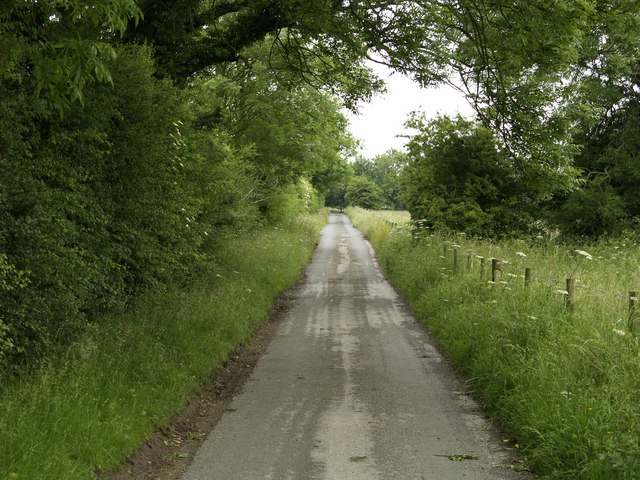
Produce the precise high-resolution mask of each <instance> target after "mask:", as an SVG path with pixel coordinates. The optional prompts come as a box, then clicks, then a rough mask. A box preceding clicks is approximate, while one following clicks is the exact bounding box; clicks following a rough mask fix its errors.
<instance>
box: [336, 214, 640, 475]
mask: <svg viewBox="0 0 640 480" xmlns="http://www.w3.org/2000/svg"><path fill="white" fill-rule="evenodd" d="M348 213H349V215H350V216H351V218H352V220H353V221H354V223H355V225H356V226H357V227H358V228H360V229H361V230H362V231H363V233H364V234H365V235H366V236H367V237H368V238H369V239H370V240H371V241H372V243H373V245H374V247H375V249H376V252H377V254H378V256H379V257H380V262H381V264H382V265H383V268H384V269H385V271H386V274H387V275H388V277H389V278H390V280H391V281H392V283H393V284H394V285H395V286H396V288H397V289H398V290H399V291H400V292H401V293H402V294H403V295H404V296H405V297H406V298H407V299H408V301H409V302H410V304H411V306H412V307H413V309H414V310H415V312H416V314H417V315H418V317H419V318H420V319H421V321H422V322H424V324H425V325H426V327H427V329H428V330H429V331H430V332H431V333H432V334H433V335H434V337H435V338H436V339H437V341H438V342H439V343H440V344H441V346H442V349H443V350H444V352H445V353H446V354H447V355H448V356H449V357H450V358H451V359H452V360H453V362H454V363H455V364H456V366H457V368H458V369H459V370H460V371H462V372H463V373H464V374H465V375H466V376H467V377H468V378H469V379H470V384H471V385H472V386H473V388H474V389H475V391H476V394H477V396H478V398H480V399H481V400H482V401H483V403H484V404H485V406H486V407H487V409H488V410H489V411H490V412H491V413H492V414H493V415H494V416H495V418H496V419H497V420H498V421H499V422H500V423H501V424H502V425H503V426H504V427H505V428H506V429H507V431H509V432H510V433H511V435H512V436H513V437H514V438H515V439H516V440H517V446H518V447H519V448H522V450H523V452H524V454H525V456H526V458H527V460H528V462H529V463H530V465H531V467H532V468H533V469H534V470H535V471H537V472H539V473H540V474H541V475H543V476H544V478H549V479H594V480H595V479H612V480H613V479H616V480H618V479H637V478H640V375H639V369H640V342H639V341H638V338H637V336H636V335H634V334H632V333H630V332H629V330H628V326H627V302H628V299H627V292H628V291H629V290H640V247H639V246H638V245H637V244H636V243H634V242H633V241H630V240H628V241H625V240H615V241H614V240H608V241H603V242H598V243H592V244H589V245H581V246H578V247H575V246H573V247H570V246H567V245H561V244H558V243H554V242H553V241H551V240H548V239H544V238H536V239H522V240H516V239H514V240H510V241H506V242H501V243H499V244H496V243H491V242H488V241H482V240H477V239H467V238H465V237H464V236H457V237H443V236H440V235H438V234H430V233H424V231H420V230H414V229H413V228H411V226H410V225H409V224H408V223H406V217H404V220H403V218H402V217H399V216H398V214H394V213H391V212H390V213H388V214H387V215H386V216H385V215H384V214H381V213H380V212H377V213H376V214H375V215H372V214H371V213H369V212H366V211H363V210H359V209H352V210H350V211H349V212H348ZM394 222H395V225H394ZM445 244H446V245H448V251H449V253H445V249H444V245H445ZM454 245H455V247H454ZM453 248H457V249H458V252H459V254H460V255H459V268H458V269H457V271H454V269H453V258H452V257H453V256H452V249H453ZM576 250H584V251H586V252H587V253H589V254H591V256H592V259H589V258H588V257H587V256H585V255H584V254H583V253H577V252H576ZM518 252H519V253H518ZM468 254H471V256H472V260H473V265H472V267H471V268H468V267H467V261H468V256H467V255H468ZM480 256H482V257H485V258H486V259H487V260H486V261H487V262H488V264H489V265H490V260H489V259H490V258H491V257H494V258H500V259H504V260H506V261H507V262H508V263H506V264H505V265H504V267H503V273H502V282H500V283H497V284H492V283H490V282H489V280H490V278H489V276H488V275H489V270H490V267H489V266H487V277H485V278H484V279H482V280H481V279H480V269H479V258H478V257H480ZM525 267H529V268H532V269H533V273H534V281H533V282H532V285H531V286H530V287H528V288H525V287H524V280H523V278H522V277H523V274H524V269H525ZM569 277H572V278H577V279H578V281H579V285H581V286H582V287H583V288H580V289H579V290H578V297H577V303H576V307H575V310H574V311H573V312H569V311H568V310H567V309H566V308H565V306H564V292H562V291H563V290H565V288H566V284H565V279H566V278H569Z"/></svg>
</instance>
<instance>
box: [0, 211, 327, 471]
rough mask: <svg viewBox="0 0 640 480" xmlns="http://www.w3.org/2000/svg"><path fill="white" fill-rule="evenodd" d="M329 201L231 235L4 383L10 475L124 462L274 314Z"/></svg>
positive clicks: (2, 465)
mask: <svg viewBox="0 0 640 480" xmlns="http://www.w3.org/2000/svg"><path fill="white" fill-rule="evenodd" d="M325 221H326V212H322V213H321V214H318V215H315V216H306V217H302V218H299V219H298V220H296V221H293V222H291V223H290V224H287V225H284V226H282V227H280V228H271V229H269V230H264V231H261V232H259V233H256V234H253V235H252V236H250V238H242V239H238V240H235V241H232V242H231V241H230V242H227V243H226V244H225V245H224V246H223V248H222V250H221V251H219V252H217V254H216V257H217V258H218V259H219V266H218V268H217V269H216V270H215V271H213V272H211V273H210V274H209V275H208V276H207V277H206V278H203V279H201V281H199V282H198V284H197V285H195V286H194V287H193V288H191V289H190V290H189V291H186V292H185V291H176V292H169V293H166V292H165V293H163V294H162V295H158V296H156V297H153V298H147V299H145V301H143V302H141V303H140V304H139V305H138V306H136V307H135V308H134V309H133V310H132V311H131V312H130V313H129V314H127V315H120V316H112V317H108V318H102V319H100V321H99V322H97V323H96V325H95V326H94V327H93V330H92V333H91V334H90V335H87V336H86V337H85V338H84V340H83V341H82V342H80V343H78V344H77V345H75V347H74V348H73V349H72V351H69V352H68V353H67V354H66V355H64V356H63V357H61V358H55V359H51V360H50V361H49V363H47V364H46V365H44V366H43V367H42V368H40V369H39V370H38V371H37V372H34V373H33V374H32V375H31V376H26V377H24V378H22V379H20V380H19V381H13V382H12V383H10V384H8V385H7V384H5V385H3V386H2V390H1V391H0V478H1V479H10V480H36V479H37V480H63V479H64V480H80V479H83V480H86V479H91V478H95V474H94V473H95V471H96V470H99V469H110V468H113V467H115V466H117V465H119V464H120V463H121V462H122V461H123V460H124V459H125V458H126V457H127V456H128V454H129V453H130V452H131V451H132V450H133V449H134V448H135V447H136V446H137V445H139V444H140V443H141V442H142V441H143V440H144V439H145V438H147V437H148V436H149V435H150V434H151V433H152V431H153V429H154V428H155V427H157V426H160V425H162V424H163V423H165V422H166V421H167V420H168V419H169V417H170V416H171V415H172V414H173V413H174V412H175V411H177V410H178V409H180V407H181V406H182V405H183V404H184V402H185V401H186V399H187V397H188V396H189V394H190V393H191V392H193V391H195V390H197V389H198V388H199V387H200V386H201V385H202V384H203V383H204V382H205V380H206V378H207V376H208V374H209V373H210V372H211V371H212V370H213V369H215V368H216V367H217V366H218V365H220V364H221V362H223V361H224V359H225V358H226V356H227V355H228V354H229V352H230V351H232V350H234V349H235V348H237V347H238V346H239V345H240V344H242V343H243V342H246V341H247V340H248V339H249V338H250V337H251V334H252V332H253V331H254V330H255V328H256V327H257V326H258V325H260V324H261V323H263V322H264V321H265V320H266V318H267V317H268V314H269V311H270V309H271V306H272V304H273V301H274V299H275V298H276V296H277V295H278V293H279V292H281V291H282V290H284V289H285V288H287V287H288V286H290V285H291V284H293V283H294V282H295V281H296V280H297V279H298V278H299V277H300V274H301V271H302V269H303V267H304V266H306V264H307V263H308V261H309V260H310V257H311V253H312V251H313V248H314V246H315V242H316V241H317V238H318V234H319V231H320V228H321V226H322V225H324V223H325Z"/></svg>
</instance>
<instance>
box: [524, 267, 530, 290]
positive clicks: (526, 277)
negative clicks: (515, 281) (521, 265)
mask: <svg viewBox="0 0 640 480" xmlns="http://www.w3.org/2000/svg"><path fill="white" fill-rule="evenodd" d="M524 286H525V287H529V286H531V269H530V268H525V269H524Z"/></svg>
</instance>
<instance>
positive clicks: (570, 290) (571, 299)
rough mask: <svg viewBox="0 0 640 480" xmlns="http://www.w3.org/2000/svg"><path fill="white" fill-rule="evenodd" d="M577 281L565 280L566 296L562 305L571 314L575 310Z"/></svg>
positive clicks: (572, 279) (573, 279)
mask: <svg viewBox="0 0 640 480" xmlns="http://www.w3.org/2000/svg"><path fill="white" fill-rule="evenodd" d="M577 284H578V281H577V280H576V279H575V278H567V295H565V297H564V305H565V307H567V310H569V311H570V312H573V310H574V309H575V308H576V287H577Z"/></svg>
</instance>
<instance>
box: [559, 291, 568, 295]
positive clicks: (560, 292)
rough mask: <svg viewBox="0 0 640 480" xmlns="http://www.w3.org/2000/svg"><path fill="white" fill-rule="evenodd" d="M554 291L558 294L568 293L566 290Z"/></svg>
mask: <svg viewBox="0 0 640 480" xmlns="http://www.w3.org/2000/svg"><path fill="white" fill-rule="evenodd" d="M556 292H558V293H559V294H560V295H569V292H567V291H566V290H556Z"/></svg>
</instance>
